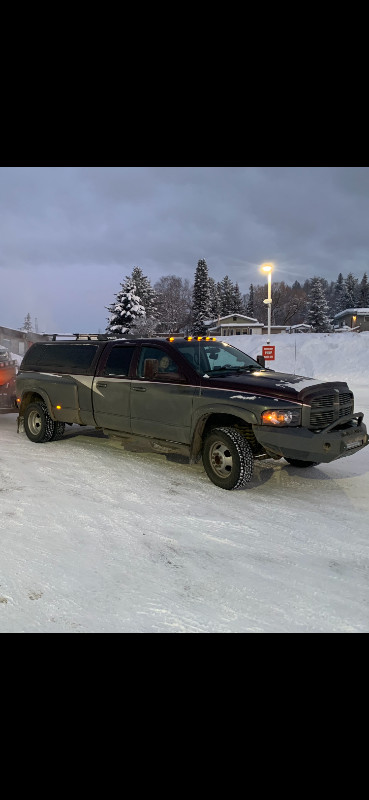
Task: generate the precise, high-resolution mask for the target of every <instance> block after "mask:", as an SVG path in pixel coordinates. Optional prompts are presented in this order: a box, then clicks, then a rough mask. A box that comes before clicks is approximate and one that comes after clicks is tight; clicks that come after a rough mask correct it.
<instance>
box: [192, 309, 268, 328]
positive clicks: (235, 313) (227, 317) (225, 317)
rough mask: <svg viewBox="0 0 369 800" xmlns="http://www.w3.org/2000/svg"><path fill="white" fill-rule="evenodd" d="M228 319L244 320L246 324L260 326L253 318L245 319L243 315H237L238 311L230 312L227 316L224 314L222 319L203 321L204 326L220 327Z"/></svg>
mask: <svg viewBox="0 0 369 800" xmlns="http://www.w3.org/2000/svg"><path fill="white" fill-rule="evenodd" d="M229 317H237V319H240V320H245V322H246V324H248V323H249V322H253V323H257V324H258V325H261V324H262V323H261V322H258V320H257V319H256V318H255V317H247V316H246V315H245V314H239V313H238V311H230V312H229V313H228V314H225V315H224V317H216V318H215V319H206V320H204V322H205V325H220V324H221V323H222V322H224V320H226V319H229Z"/></svg>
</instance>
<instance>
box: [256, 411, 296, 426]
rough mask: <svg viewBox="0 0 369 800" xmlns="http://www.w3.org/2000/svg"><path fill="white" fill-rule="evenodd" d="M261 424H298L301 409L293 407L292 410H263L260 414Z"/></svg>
mask: <svg viewBox="0 0 369 800" xmlns="http://www.w3.org/2000/svg"><path fill="white" fill-rule="evenodd" d="M261 424H262V425H300V424H301V411H300V409H299V408H294V409H293V411H283V410H282V411H263V413H262V415H261Z"/></svg>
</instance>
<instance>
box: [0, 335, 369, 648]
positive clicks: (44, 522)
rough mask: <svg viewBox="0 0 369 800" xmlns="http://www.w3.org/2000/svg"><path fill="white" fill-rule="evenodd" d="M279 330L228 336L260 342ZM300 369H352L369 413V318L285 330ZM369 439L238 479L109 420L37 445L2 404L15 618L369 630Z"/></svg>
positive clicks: (173, 626) (145, 626)
mask: <svg viewBox="0 0 369 800" xmlns="http://www.w3.org/2000/svg"><path fill="white" fill-rule="evenodd" d="M266 338H267V337H266V336H260V335H258V336H256V335H255V336H254V335H252V336H237V337H235V336H234V337H229V338H227V339H225V341H228V342H230V343H232V344H236V345H237V346H238V347H240V348H241V349H243V350H245V351H246V352H247V353H249V354H250V355H251V356H254V357H255V356H256V355H257V354H258V353H261V352H262V346H263V344H266ZM270 344H272V345H275V348H276V359H275V361H274V362H273V361H271V362H266V364H267V366H270V367H272V368H273V369H276V370H283V371H287V372H290V373H292V374H297V375H303V376H309V377H313V378H321V379H323V380H336V379H341V380H347V382H348V384H349V386H350V388H351V389H352V390H353V391H354V393H355V410H356V411H363V412H364V414H365V417H364V421H365V422H366V424H367V425H368V422H369V391H368V389H369V378H368V376H369V333H366V332H364V333H358V334H350V335H347V336H346V335H345V334H342V333H340V334H334V333H333V334H304V335H301V334H283V335H271V337H270ZM368 486H369V447H368V448H365V449H364V450H362V451H360V452H357V453H354V454H353V455H352V456H350V457H347V458H343V459H340V460H338V461H336V462H333V463H331V464H326V465H320V466H318V467H314V468H310V469H306V470H298V469H297V468H294V467H291V466H289V465H288V464H287V463H286V462H285V461H284V460H283V459H281V460H280V461H272V460H266V461H262V462H258V463H257V464H256V465H255V469H254V475H253V477H252V480H251V482H250V483H249V484H248V485H247V486H246V487H245V488H244V489H241V490H239V491H233V492H232V491H230V492H229V491H224V490H222V489H218V488H217V487H216V486H214V485H213V484H212V483H211V482H210V481H209V479H208V478H207V476H206V473H205V472H204V469H203V466H202V463H201V462H200V463H199V464H197V465H195V466H193V467H190V466H189V465H188V463H187V461H186V459H185V458H182V457H180V456H174V455H172V456H169V455H164V454H159V453H154V452H153V453H146V452H143V451H142V450H141V449H140V447H139V446H137V447H136V448H134V447H133V446H131V448H128V449H125V448H123V447H122V446H121V445H120V444H117V442H116V441H114V440H109V439H107V438H106V437H105V436H103V435H102V434H101V433H99V432H96V431H95V430H94V429H93V428H79V427H78V426H72V427H67V429H66V433H65V435H64V437H63V439H61V440H60V441H57V442H51V443H48V444H45V445H41V444H40V445H35V444H32V443H31V442H30V441H29V440H28V439H27V437H26V436H25V434H17V432H16V414H3V415H0V508H1V515H0V533H1V559H0V632H5V633H318V632H328V633H363V632H368V631H369V592H368V574H369V573H368V570H369V558H368V531H369V526H368V518H369V492H368Z"/></svg>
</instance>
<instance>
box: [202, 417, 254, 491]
mask: <svg viewBox="0 0 369 800" xmlns="http://www.w3.org/2000/svg"><path fill="white" fill-rule="evenodd" d="M202 461H203V465H204V469H205V472H206V474H207V475H208V477H209V478H210V480H211V481H212V483H215V486H219V487H220V488H221V489H240V488H241V487H242V486H244V485H245V484H246V483H248V481H250V480H251V477H252V473H253V469H254V456H253V452H252V450H251V447H250V445H249V443H248V442H247V441H246V439H245V438H244V436H242V435H241V434H240V433H238V431H236V430H235V428H214V429H213V430H212V431H211V432H210V433H209V434H208V436H207V437H206V439H205V442H204V448H203V453H202Z"/></svg>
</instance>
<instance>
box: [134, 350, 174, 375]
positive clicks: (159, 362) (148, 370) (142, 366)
mask: <svg viewBox="0 0 369 800" xmlns="http://www.w3.org/2000/svg"><path fill="white" fill-rule="evenodd" d="M178 369H179V368H178V366H177V364H176V363H175V361H173V359H172V358H170V357H169V356H168V355H167V354H166V353H165V352H164V350H161V349H160V348H159V347H149V346H147V347H142V349H141V353H140V358H139V361H138V366H137V377H138V378H145V379H146V380H154V381H167V382H168V381H169V382H170V381H173V382H175V381H178V380H182V379H183V377H184V376H183V375H180V374H179V371H178Z"/></svg>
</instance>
